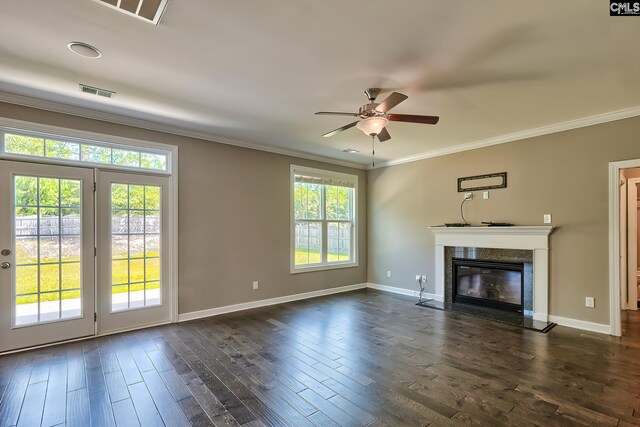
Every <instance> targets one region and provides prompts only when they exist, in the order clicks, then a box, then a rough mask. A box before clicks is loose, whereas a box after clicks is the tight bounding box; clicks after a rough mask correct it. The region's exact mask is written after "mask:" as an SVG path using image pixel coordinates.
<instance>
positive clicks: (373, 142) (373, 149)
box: [371, 135, 376, 168]
mask: <svg viewBox="0 0 640 427" xmlns="http://www.w3.org/2000/svg"><path fill="white" fill-rule="evenodd" d="M371 167H373V168H375V167H376V136H375V135H371Z"/></svg>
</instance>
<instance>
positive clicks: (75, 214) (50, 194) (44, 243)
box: [13, 176, 82, 326]
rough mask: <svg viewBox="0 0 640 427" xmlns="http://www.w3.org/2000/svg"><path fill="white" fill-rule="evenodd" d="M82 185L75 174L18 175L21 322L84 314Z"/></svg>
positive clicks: (18, 317)
mask: <svg viewBox="0 0 640 427" xmlns="http://www.w3.org/2000/svg"><path fill="white" fill-rule="evenodd" d="M80 186H81V182H80V181H79V180H72V179H59V178H49V177H47V178H44V177H35V176H16V177H15V178H14V181H13V189H14V195H15V199H14V208H15V220H14V221H15V223H14V226H15V232H16V237H15V246H14V247H15V248H16V280H15V288H14V289H15V292H14V298H15V300H14V301H15V319H14V323H15V325H16V326H24V325H29V324H34V323H40V322H50V321H57V320H66V319H73V318H78V317H81V316H82V310H81V288H82V280H81V273H82V271H81V270H82V269H81V261H82V260H81V254H80V247H81V246H80V241H81V240H80V239H81V236H80V230H81V229H82V224H81V216H80V188H81V187H80ZM61 206H74V207H73V208H71V209H61ZM67 211H70V212H67ZM63 234H64V237H63ZM67 235H70V236H67Z"/></svg>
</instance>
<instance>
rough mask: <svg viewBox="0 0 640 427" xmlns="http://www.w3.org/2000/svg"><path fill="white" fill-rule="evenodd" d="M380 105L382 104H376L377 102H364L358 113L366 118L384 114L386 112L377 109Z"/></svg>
mask: <svg viewBox="0 0 640 427" xmlns="http://www.w3.org/2000/svg"><path fill="white" fill-rule="evenodd" d="M378 105H380V104H376V103H375V102H372V103H371V104H364V105H363V106H362V107H360V110H359V111H358V115H359V116H360V117H362V118H363V119H366V118H367V117H374V116H384V113H382V112H380V111H378V110H376V107H377V106H378Z"/></svg>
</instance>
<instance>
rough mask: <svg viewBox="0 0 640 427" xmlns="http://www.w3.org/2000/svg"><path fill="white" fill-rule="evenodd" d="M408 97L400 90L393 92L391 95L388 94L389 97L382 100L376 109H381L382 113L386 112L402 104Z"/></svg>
mask: <svg viewBox="0 0 640 427" xmlns="http://www.w3.org/2000/svg"><path fill="white" fill-rule="evenodd" d="M407 98H408V96H407V95H403V94H401V93H398V92H393V93H392V94H391V95H389V96H387V99H385V100H384V101H382V102H381V103H380V105H378V106H377V107H376V110H378V111H380V112H381V113H386V112H387V111H389V110H391V109H392V108H393V107H395V106H396V105H398V104H400V103H401V102H402V101H404V100H405V99H407Z"/></svg>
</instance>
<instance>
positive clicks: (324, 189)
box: [320, 184, 328, 264]
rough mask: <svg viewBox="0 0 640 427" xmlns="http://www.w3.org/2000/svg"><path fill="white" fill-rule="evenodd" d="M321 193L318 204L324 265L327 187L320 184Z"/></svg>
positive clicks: (325, 253)
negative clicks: (319, 205) (319, 206)
mask: <svg viewBox="0 0 640 427" xmlns="http://www.w3.org/2000/svg"><path fill="white" fill-rule="evenodd" d="M321 188H322V191H320V204H321V209H320V211H321V215H322V217H321V219H322V263H323V264H326V263H327V260H328V256H327V242H328V239H327V205H326V203H327V197H326V193H327V186H326V185H324V184H322V187H321Z"/></svg>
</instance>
